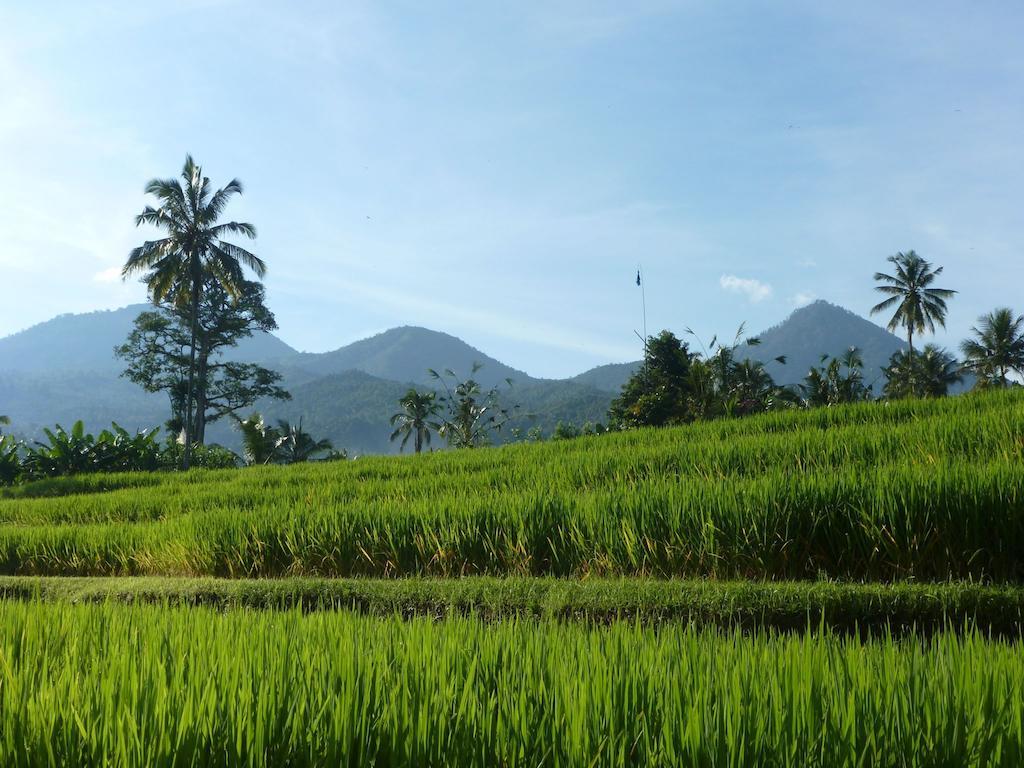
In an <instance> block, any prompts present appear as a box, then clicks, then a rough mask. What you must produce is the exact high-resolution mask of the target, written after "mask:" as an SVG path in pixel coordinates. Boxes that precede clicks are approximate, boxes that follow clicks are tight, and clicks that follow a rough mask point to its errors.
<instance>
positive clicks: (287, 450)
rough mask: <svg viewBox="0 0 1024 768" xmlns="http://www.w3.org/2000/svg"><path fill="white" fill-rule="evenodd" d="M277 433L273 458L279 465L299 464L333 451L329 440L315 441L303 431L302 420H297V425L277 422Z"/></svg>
mask: <svg viewBox="0 0 1024 768" xmlns="http://www.w3.org/2000/svg"><path fill="white" fill-rule="evenodd" d="M277 431H278V433H279V434H280V437H279V438H278V440H277V446H276V449H275V451H274V456H275V458H276V460H277V461H278V462H279V463H281V464H301V463H303V462H307V461H310V460H311V459H312V458H313V457H314V456H316V455H317V454H320V453H330V452H332V451H333V450H334V446H333V445H331V441H330V440H327V439H324V440H317V439H315V438H314V437H313V436H312V435H311V434H309V433H308V432H306V431H305V430H303V428H302V419H299V423H298V424H289V423H288V422H287V421H278V422H277Z"/></svg>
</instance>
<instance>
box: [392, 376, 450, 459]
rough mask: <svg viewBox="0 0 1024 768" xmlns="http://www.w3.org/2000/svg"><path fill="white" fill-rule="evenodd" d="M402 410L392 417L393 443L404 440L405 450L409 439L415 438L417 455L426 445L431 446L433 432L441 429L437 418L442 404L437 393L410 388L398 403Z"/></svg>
mask: <svg viewBox="0 0 1024 768" xmlns="http://www.w3.org/2000/svg"><path fill="white" fill-rule="evenodd" d="M398 404H399V405H400V406H401V407H402V410H401V411H399V412H398V413H396V414H394V415H392V417H391V419H390V423H391V426H393V427H395V431H394V432H392V433H391V442H394V441H395V440H397V439H398V438H399V437H401V438H402V444H401V447H400V450H403V451H404V450H405V444H406V443H408V442H409V438H414V440H413V445H414V447H415V449H416V453H419V452H420V451H422V450H423V446H424V445H430V433H431V430H434V429H439V428H440V425H439V424H437V422H436V418H437V415H438V412H439V411H440V410H441V404H440V403H438V402H437V393H436V392H418V391H416V389H414V388H410V389H409V391H408V392H406V393H405V394H404V395H402V399H401V400H399V401H398Z"/></svg>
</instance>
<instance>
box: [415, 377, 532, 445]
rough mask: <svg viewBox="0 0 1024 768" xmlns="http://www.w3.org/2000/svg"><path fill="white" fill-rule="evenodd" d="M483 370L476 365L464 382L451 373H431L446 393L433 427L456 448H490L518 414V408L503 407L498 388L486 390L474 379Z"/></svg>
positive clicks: (439, 402) (438, 400)
mask: <svg viewBox="0 0 1024 768" xmlns="http://www.w3.org/2000/svg"><path fill="white" fill-rule="evenodd" d="M481 367H482V366H481V365H480V364H479V363H474V364H473V369H472V372H471V373H470V376H469V378H467V379H464V380H460V379H459V378H458V376H456V375H455V373H454V372H453V371H451V370H445V372H444V375H442V374H439V373H438V372H437V371H435V370H433V369H430V370H429V371H428V373H429V374H430V376H431V378H432V379H434V380H435V381H438V382H440V384H441V387H442V389H443V390H444V393H443V394H441V395H440V396H439V397H438V398H437V405H438V406H439V412H438V416H437V421H435V422H432V423H431V425H430V426H431V428H432V429H434V430H436V432H437V433H438V434H439V435H440V436H441V437H443V438H444V439H445V440H447V441H448V445H450V446H451V447H453V448H478V447H480V446H484V445H489V444H490V443H491V441H492V440H493V439H494V435H495V434H496V433H499V432H501V430H502V429H503V428H504V427H505V425H506V424H508V423H509V421H511V419H512V417H513V415H514V414H515V412H516V411H517V410H519V406H518V405H513V406H512V407H511V408H506V407H503V406H502V405H501V392H500V390H499V389H498V387H497V385H495V386H493V387H491V388H490V389H487V390H484V388H483V387H482V386H481V385H480V383H479V382H478V381H476V380H475V379H474V378H473V377H474V376H475V375H476V373H477V371H479V370H480V368H481ZM505 383H506V384H507V385H508V386H509V387H511V386H512V380H511V379H506V381H505Z"/></svg>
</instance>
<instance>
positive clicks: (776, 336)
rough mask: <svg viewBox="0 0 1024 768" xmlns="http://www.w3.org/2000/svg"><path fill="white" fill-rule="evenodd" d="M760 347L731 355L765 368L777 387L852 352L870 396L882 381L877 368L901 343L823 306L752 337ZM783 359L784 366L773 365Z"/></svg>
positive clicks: (841, 311) (804, 310)
mask: <svg viewBox="0 0 1024 768" xmlns="http://www.w3.org/2000/svg"><path fill="white" fill-rule="evenodd" d="M758 338H760V339H761V343H760V344H759V345H758V346H755V347H740V349H739V350H737V354H738V355H739V356H741V357H750V358H752V359H754V360H761V361H762V362H764V363H765V367H766V368H767V369H768V372H769V373H771V375H772V378H774V379H775V380H776V381H777V382H778V383H780V384H796V383H799V382H801V381H803V378H804V377H805V376H806V375H807V372H808V371H809V370H810V369H811V367H812V366H818V365H821V356H822V355H824V354H827V355H830V356H832V357H836V356H838V355H841V354H842V353H844V352H845V351H846V350H848V349H849V348H850V347H857V348H858V349H859V350H860V353H861V356H862V357H863V358H864V379H865V381H867V382H869V383H870V382H876V387H875V392H876V394H877V393H879V392H880V391H881V384H882V381H883V380H884V379H883V378H882V376H881V368H882V366H884V365H887V364H888V362H889V358H890V357H891V356H892V355H893V353H894V352H898V351H899V350H901V349H904V348H905V347H906V342H905V341H903V340H901V339H900V338H898V337H897V336H894V335H893V334H891V333H889V332H888V331H887V330H885V329H884V328H881V327H880V326H877V325H875V324H874V323H872V322H871V321H869V320H865V319H864V318H863V317H861V316H860V315H857V314H855V313H853V312H850V311H849V310H847V309H843V308H842V307H837V306H836V305H834V304H829V303H828V302H826V301H816V302H814V303H813V304H808V305H807V306H806V307H801V308H800V309H797V310H796V311H794V312H793V314H791V315H790V316H789V317H788V318H786V319H785V320H784V321H783V322H781V323H779V324H778V325H776V326H774V327H772V328H769V329H768V330H766V331H763V332H762V333H760V334H758ZM779 355H785V356H786V358H787V359H786V364H785V365H781V364H779V363H777V362H775V358H776V357H777V356H779Z"/></svg>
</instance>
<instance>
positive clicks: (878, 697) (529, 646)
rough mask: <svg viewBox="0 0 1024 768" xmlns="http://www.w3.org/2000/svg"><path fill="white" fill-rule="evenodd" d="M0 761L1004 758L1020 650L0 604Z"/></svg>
mask: <svg viewBox="0 0 1024 768" xmlns="http://www.w3.org/2000/svg"><path fill="white" fill-rule="evenodd" d="M0 719H2V721H3V728H2V729H0V763H2V764H3V765H5V766H19V765H25V766H37V765H54V766H57V765H82V766H86V765H113V764H116V765H147V766H178V765H196V766H206V765H210V766H221V765H223V766H228V765H232V766H234V765H252V766H262V765H310V766H314V765H392V766H406V765H407V766H428V765H479V766H494V765H508V766H514V765H530V766H548V765H550V766H569V765H571V766H578V765H609V766H618V765H679V766H691V765H692V766H703V765H716V766H718V765H722V766H730V765H735V766H744V765H754V764H756V765H761V766H860V765H868V766H936V765H950V766H952V765H956V766H1002V765H1006V766H1010V765H1020V764H1022V761H1024V647H1022V645H1021V642H1020V641H1014V642H1005V643H1004V642H993V641H988V640H985V639H984V638H983V637H981V636H979V635H977V634H972V633H967V634H940V635H937V636H934V637H932V638H930V639H927V640H917V639H912V640H902V641H901V640H895V639H893V638H891V637H885V636H881V637H878V638H875V639H872V640H869V641H866V642H862V641H860V640H857V639H848V638H842V637H836V636H833V635H831V634H829V633H827V632H826V633H818V634H805V635H786V636H780V635H774V634H770V633H756V634H754V635H743V634H739V633H720V632H715V631H699V630H695V629H693V628H687V627H680V626H676V627H662V628H660V629H659V630H658V631H654V630H651V629H645V628H643V627H641V626H639V625H635V624H630V623H628V622H618V623H615V624H613V625H611V626H608V627H605V628H600V629H594V628H585V627H581V626H580V625H576V624H552V623H535V622H519V621H505V622H500V623H497V624H494V623H486V622H483V621H480V620H478V619H469V618H449V619H446V620H443V621H440V622H437V621H431V620H424V619H412V620H402V619H400V618H367V617H358V616H354V615H351V614H347V613H314V614H302V613H298V612H295V611H292V612H284V613H281V612H266V611H264V612H250V611H245V610H231V611H228V612H226V613H220V612H215V611H211V610H209V609H204V608H178V607H160V606H133V607H126V606H121V605H112V604H106V605H88V606H73V605H67V604H39V603H0Z"/></svg>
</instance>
